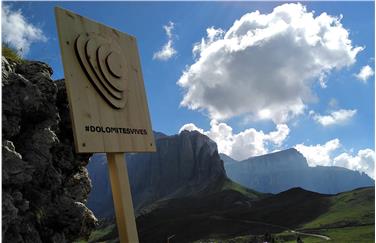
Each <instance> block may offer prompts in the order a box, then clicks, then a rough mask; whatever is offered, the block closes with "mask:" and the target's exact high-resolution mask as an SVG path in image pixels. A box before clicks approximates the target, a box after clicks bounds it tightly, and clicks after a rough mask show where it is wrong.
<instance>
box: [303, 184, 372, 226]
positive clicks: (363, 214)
mask: <svg viewBox="0 0 376 243" xmlns="http://www.w3.org/2000/svg"><path fill="white" fill-rule="evenodd" d="M374 197H375V188H374V187H367V188H362V189H356V190H353V191H349V192H344V193H340V194H337V195H335V196H332V197H330V202H331V206H330V207H329V210H328V211H327V212H326V213H324V214H322V215H320V216H319V217H318V218H316V219H315V220H313V221H311V222H309V223H307V224H305V225H304V226H303V227H302V228H303V229H312V228H338V227H344V226H353V225H367V224H374V222H375V221H374V215H375V204H374V203H375V202H374Z"/></svg>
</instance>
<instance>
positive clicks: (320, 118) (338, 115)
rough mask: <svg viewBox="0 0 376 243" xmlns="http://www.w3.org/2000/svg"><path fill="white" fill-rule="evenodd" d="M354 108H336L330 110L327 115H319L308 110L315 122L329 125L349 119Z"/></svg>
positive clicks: (353, 112)
mask: <svg viewBox="0 0 376 243" xmlns="http://www.w3.org/2000/svg"><path fill="white" fill-rule="evenodd" d="M356 112H357V111H356V110H344V109H341V110H337V111H333V112H331V113H330V114H329V115H320V114H317V113H315V112H313V111H310V114H311V115H312V117H313V120H315V121H316V122H317V123H319V124H321V125H322V126H324V127H326V126H330V125H336V124H342V123H344V122H347V121H348V120H350V119H351V118H352V117H353V116H354V115H355V114H356Z"/></svg>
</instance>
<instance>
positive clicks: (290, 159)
mask: <svg viewBox="0 0 376 243" xmlns="http://www.w3.org/2000/svg"><path fill="white" fill-rule="evenodd" d="M222 156H223V155H222ZM222 159H223V160H224V161H227V163H225V169H226V173H227V175H228V177H229V178H230V179H232V180H234V181H236V182H238V183H240V184H242V185H243V186H246V187H248V188H252V189H254V190H256V191H259V192H267V193H279V192H282V191H285V190H288V189H290V188H294V187H301V188H304V189H305V190H309V191H314V192H319V193H326V194H336V193H339V192H344V191H349V190H353V189H355V188H359V187H367V186H374V185H375V182H374V180H372V179H371V178H370V177H369V176H367V175H366V174H364V173H359V172H357V171H352V170H349V169H346V168H342V167H335V166H316V167H310V166H308V163H307V160H306V158H305V157H304V156H303V155H302V154H301V153H299V152H298V151H297V150H296V149H294V148H291V149H287V150H283V151H279V152H276V153H271V154H266V155H262V156H256V157H251V158H249V159H246V160H243V161H235V160H232V161H231V158H230V159H229V158H228V156H227V157H226V156H223V157H222Z"/></svg>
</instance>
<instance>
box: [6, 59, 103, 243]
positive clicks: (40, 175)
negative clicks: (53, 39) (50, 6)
mask: <svg viewBox="0 0 376 243" xmlns="http://www.w3.org/2000/svg"><path fill="white" fill-rule="evenodd" d="M51 75H52V69H51V67H49V66H48V65H47V64H45V63H42V62H37V61H27V60H22V61H19V62H14V61H11V60H10V59H7V58H5V57H2V239H3V242H37V243H38V242H72V241H73V240H74V239H76V238H77V237H84V238H85V237H88V236H89V235H90V233H91V231H92V229H94V228H95V224H96V222H97V219H96V218H95V217H94V215H93V213H92V212H91V211H90V210H89V209H88V208H87V207H86V206H85V203H86V200H87V196H88V194H89V192H90V190H91V184H90V179H89V177H88V173H87V170H86V167H85V166H86V165H87V163H88V161H89V157H90V154H86V155H77V154H75V152H74V144H73V133H72V128H71V125H70V118H69V110H68V103H67V99H66V93H65V86H64V81H63V80H61V81H53V80H52V79H51Z"/></svg>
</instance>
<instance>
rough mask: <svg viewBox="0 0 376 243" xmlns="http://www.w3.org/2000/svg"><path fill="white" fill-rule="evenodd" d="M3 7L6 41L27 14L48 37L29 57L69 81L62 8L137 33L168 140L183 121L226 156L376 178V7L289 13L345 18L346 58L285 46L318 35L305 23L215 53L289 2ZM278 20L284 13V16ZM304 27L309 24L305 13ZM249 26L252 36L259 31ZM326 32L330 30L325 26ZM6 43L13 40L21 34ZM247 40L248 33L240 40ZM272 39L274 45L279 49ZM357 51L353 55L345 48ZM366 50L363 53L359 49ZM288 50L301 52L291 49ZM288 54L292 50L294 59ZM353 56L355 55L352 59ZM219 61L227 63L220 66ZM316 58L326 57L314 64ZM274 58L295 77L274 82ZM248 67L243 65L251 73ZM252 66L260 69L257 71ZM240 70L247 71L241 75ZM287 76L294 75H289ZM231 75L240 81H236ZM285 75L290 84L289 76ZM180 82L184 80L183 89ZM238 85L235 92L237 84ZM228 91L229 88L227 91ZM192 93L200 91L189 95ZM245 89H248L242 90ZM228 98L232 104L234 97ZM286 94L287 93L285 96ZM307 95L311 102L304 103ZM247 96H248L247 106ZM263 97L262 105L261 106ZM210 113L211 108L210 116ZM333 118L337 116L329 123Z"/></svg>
mask: <svg viewBox="0 0 376 243" xmlns="http://www.w3.org/2000/svg"><path fill="white" fill-rule="evenodd" d="M3 5H5V6H6V7H5V8H7V12H6V13H5V14H4V12H3V17H2V20H3V33H2V36H3V40H4V39H5V38H4V37H5V36H6V35H7V34H8V35H10V34H9V33H5V32H4V29H5V30H6V28H4V18H8V17H9V16H11V14H14V13H17V11H19V12H18V14H19V15H22V17H23V19H24V20H25V22H26V23H27V24H28V25H31V26H34V28H35V29H38V30H40V31H41V32H38V34H39V35H42V36H44V37H45V38H44V39H45V40H43V38H39V40H38V38H37V37H35V38H34V39H32V38H30V37H29V39H28V38H27V35H25V36H26V37H25V38H26V42H27V41H28V44H27V45H30V49H29V51H28V52H27V53H24V55H25V57H26V58H28V59H34V60H40V61H44V62H46V63H48V64H49V65H51V66H52V68H53V70H54V75H53V78H54V79H60V78H63V67H62V63H61V59H60V50H59V44H58V40H57V33H56V26H55V18H54V10H53V8H54V7H55V6H60V7H63V8H66V9H68V10H71V11H73V12H76V13H78V14H80V15H83V16H86V17H88V18H91V19H94V20H96V21H98V22H101V23H104V24H106V25H108V26H111V27H113V28H115V29H118V30H120V31H123V32H127V33H129V34H131V35H134V36H136V38H137V40H138V47H139V52H140V56H141V63H142V69H143V75H144V81H145V86H146V92H147V96H148V102H149V109H150V114H151V119H152V125H153V129H154V130H156V131H160V132H163V133H166V134H169V135H170V134H176V133H178V132H179V130H180V129H181V128H182V127H183V126H184V125H186V124H189V125H186V126H185V128H186V129H198V130H200V131H202V132H203V133H205V134H206V135H208V136H209V137H211V138H212V139H214V140H215V141H216V142H217V143H218V145H219V149H220V152H224V153H227V154H229V155H230V156H232V157H235V158H237V159H239V160H240V159H244V158H246V157H249V156H253V155H258V154H262V153H266V152H271V151H274V150H280V149H284V148H289V147H294V146H296V147H297V148H298V150H299V151H301V152H302V153H303V154H304V155H305V156H306V157H307V159H308V160H309V163H310V164H311V165H313V166H314V165H339V166H344V167H347V168H350V169H357V170H361V171H365V172H367V173H368V174H370V175H373V172H371V171H373V166H374V134H375V131H374V110H375V109H374V103H375V102H374V89H375V87H374V75H372V71H373V70H374V53H375V50H374V43H375V40H374V36H375V33H374V29H375V26H374V23H375V16H374V3H373V2H302V5H303V6H305V7H306V9H304V10H302V9H300V8H298V9H296V8H295V10H293V8H294V7H293V6H288V7H286V8H283V9H282V10H280V12H282V13H283V14H285V15H286V14H287V15H289V14H291V16H292V17H291V16H290V17H291V18H296V19H297V23H299V22H300V19H299V18H301V17H299V16H295V15H293V11H295V12H299V13H302V15H301V16H306V17H307V16H309V15H310V14H312V19H313V20H315V21H316V20H317V19H316V18H317V17H318V16H319V15H321V14H322V13H323V12H326V13H327V14H328V15H329V16H330V17H331V18H333V19H334V18H335V17H337V20H338V22H339V23H337V27H338V28H337V29H341V30H345V31H347V33H348V36H347V37H346V36H343V37H341V38H342V39H341V40H350V41H351V44H348V43H347V44H343V46H342V47H341V48H342V49H341V50H339V51H338V52H333V51H328V52H326V51H322V50H319V49H314V48H312V50H308V49H309V46H308V48H303V47H301V46H299V44H296V45H295V44H294V45H293V44H291V42H286V43H287V44H286V43H283V39H282V38H281V39H280V40H281V41H279V39H278V38H280V37H281V36H288V37H291V36H293V37H297V36H299V35H300V34H299V33H300V32H301V31H307V30H308V31H309V28H308V26H307V27H304V26H300V27H296V28H297V29H296V28H295V27H293V28H292V29H291V28H290V29H287V30H286V33H285V35H284V34H283V33H282V32H281V33H282V34H281V33H280V32H279V31H280V30H278V28H277V29H276V30H273V31H276V32H275V33H274V32H273V33H272V28H270V29H268V31H269V32H268V33H269V34H270V33H272V34H271V35H272V37H270V39H267V38H266V39H264V40H263V42H260V43H261V44H254V45H250V46H248V48H245V49H244V52H243V53H242V51H237V53H235V54H234V52H231V51H227V52H226V51H223V49H221V50H217V51H213V50H214V49H213V48H214V46H215V45H223V48H225V47H229V48H230V47H231V46H230V44H228V43H227V44H224V43H225V42H224V39H226V33H227V32H229V29H230V28H231V27H234V26H235V25H234V23H235V21H237V20H241V18H242V16H244V15H245V14H247V13H251V12H255V11H256V10H258V11H259V12H260V14H259V15H264V16H269V17H271V16H272V13H273V11H274V9H275V8H276V7H277V6H281V5H283V2H236V3H229V2H148V3H142V2H4V3H3ZM295 5H296V4H295ZM295 5H294V6H295ZM3 9H4V6H3ZM276 12H277V11H276ZM295 12H294V13H295ZM4 15H5V17H4ZM7 16H8V17H7ZM276 16H277V15H276ZM281 16H282V15H281ZM249 18H253V17H249ZM254 18H255V19H254V20H255V21H261V20H260V19H261V17H260V16H258V17H257V16H256V17H254ZM278 18H279V17H278V16H277V17H275V19H277V20H280V19H278ZM281 18H282V17H281ZM277 20H267V21H269V22H268V23H267V25H266V26H269V27H272V24H275V23H276V22H273V21H277ZM242 21H243V22H242ZM242 21H239V23H240V24H241V23H243V24H244V23H245V21H246V19H245V18H244V19H243V20H242ZM302 21H304V20H303V17H302ZM317 21H318V20H317ZM260 23H261V22H260ZM9 24H12V23H11V22H10V23H8V25H9ZM332 25H335V24H333V23H332ZM164 26H165V27H167V28H164ZM211 27H213V28H212V29H211V30H212V34H213V36H214V37H213V39H212V40H209V36H208V33H209V32H207V29H208V28H211ZM235 27H236V26H235ZM235 27H234V28H235ZM288 27H291V26H288ZM316 27H317V26H316ZM246 28H250V29H249V30H251V29H252V28H253V27H249V26H248V27H246ZM294 28H295V29H294ZM310 28H311V27H310ZM320 28H321V27H320ZM167 29H169V31H170V36H168V34H167V32H166V30H167ZM311 29H313V27H312V28H311ZM238 30H239V29H238ZM221 31H222V32H221ZM299 31H300V32H299ZM322 31H324V32H325V31H328V30H326V29H325V28H324V27H322ZM328 32H329V31H328ZM255 33H256V32H255ZM333 33H337V32H333ZM340 33H342V32H338V35H340ZM290 35H291V36H290ZM7 37H8V38H12V36H7ZM243 37H244V36H243ZM203 38H204V40H205V43H206V46H201V49H200V51H199V52H198V55H196V57H194V56H193V54H192V51H193V47H194V45H195V44H196V43H200V42H201V41H202V39H203ZM247 38H250V39H251V38H253V37H249V36H248V37H247ZM325 38H326V37H325ZM328 38H329V37H328ZM330 38H334V39H335V38H336V37H333V36H332V37H330ZM240 39H241V38H240V37H239V39H237V40H240ZM46 40H47V41H46ZM169 40H170V45H169V46H168V47H169V48H170V49H169V50H170V51H171V50H173V51H174V53H173V55H172V56H171V57H170V56H169V55H168V54H167V57H166V56H165V60H162V59H158V58H156V57H155V56H156V53H157V52H158V51H160V50H162V48H163V46H165V45H167V43H168V41H169ZM233 40H234V39H233ZM270 40H272V41H270ZM15 41H16V40H15ZM15 41H13V43H15ZM268 41H269V42H268ZM273 41H275V44H273V45H272V43H274V42H273ZM265 43H266V44H265ZM279 43H280V46H279ZM297 43H298V42H297ZM11 44H12V42H11ZM268 44H270V47H268ZM290 44H291V45H290ZM210 46H212V47H213V48H212V47H210ZM209 47H210V48H209ZM238 47H239V46H238ZM348 47H349V48H352V49H351V50H349V49H346V48H348ZM357 47H361V48H363V50H361V51H360V50H358V51H356V48H357ZM263 48H264V49H263ZM265 48H269V49H270V48H275V49H273V50H274V51H273V52H272V53H271V54H270V55H266V56H265V55H264V56H261V57H260V59H257V60H260V63H258V64H260V67H261V69H263V68H264V67H265V70H266V72H265V73H262V71H261V69H260V71H259V70H253V71H252V72H251V71H250V73H251V75H249V76H250V80H251V81H249V82H248V79H247V78H245V77H244V75H243V74H242V73H243V71H242V70H245V71H244V73H246V70H248V68H247V67H248V66H247V64H248V62H249V63H254V61H255V60H254V59H255V58H256V57H255V56H256V55H257V53H268V49H265ZM288 48H291V50H292V51H294V52H288ZM225 49H226V48H225ZM270 50H272V49H270ZM279 51H281V52H280V53H282V54H283V58H282V57H281V58H282V59H278V58H279V57H277V56H276V57H274V56H273V55H274V54H275V53H279ZM296 51H299V53H301V55H302V57H306V58H303V59H301V60H299V59H297V58H295V57H297V56H298V54H296V53H297V52H296ZM286 53H291V56H290V55H286ZM317 53H319V54H317ZM351 53H353V54H354V53H355V54H354V55H355V56H354V57H352V58H351V57H350V56H351ZM170 54H171V53H170ZM282 54H281V55H282ZM200 55H201V56H200ZM315 55H316V56H315ZM269 56H270V58H269ZM337 56H338V58H337ZM153 57H154V58H153ZM214 57H218V59H217V60H218V63H216V59H215V58H214ZM290 57H291V58H290ZM313 57H314V58H316V59H317V60H316V61H313V60H311V59H312V58H313ZM240 58H242V59H241V60H240ZM268 58H269V59H268ZM294 58H295V59H296V60H295V59H294ZM290 60H291V63H290V64H289V62H290ZM273 61H275V62H276V70H278V67H279V65H280V68H281V69H279V70H287V71H286V72H287V74H286V73H282V76H281V77H280V79H281V80H278V79H277V80H276V78H275V77H279V76H278V75H276V74H271V72H273V69H270V68H269V69H268V67H270V65H271V64H270V63H272V62H273ZM227 62H229V63H230V64H231V65H230V64H228V63H227ZM263 62H264V63H263ZM315 62H316V63H315ZM317 62H319V63H317ZM320 62H321V63H322V64H320ZM326 62H328V63H326ZM281 63H283V64H281ZM294 63H297V66H296V68H297V69H299V68H302V67H306V66H310V67H311V66H315V67H314V68H312V69H309V70H308V71H307V72H299V71H296V70H294V66H293V64H294ZM302 63H303V64H305V63H306V64H307V65H306V66H305V65H303V64H302ZM324 63H325V64H324ZM194 64H196V66H199V67H200V68H201V69H200V70H205V69H209V70H210V69H211V68H213V71H217V72H216V74H215V75H214V76H215V77H216V78H214V79H213V80H211V79H210V78H211V74H210V72H204V71H202V72H201V71H195V70H194V69H192V67H193V65H194ZM300 64H302V65H300ZM237 65H238V66H237ZM242 65H244V67H243V69H242V68H241V66H242ZM367 65H368V66H369V67H370V68H371V70H369V69H368V70H365V71H364V73H363V75H360V76H358V77H357V76H356V74H359V72H360V70H361V69H362V68H363V67H365V66H367ZM249 67H250V70H252V67H251V66H249ZM190 68H191V69H190ZM221 68H222V69H223V70H221ZM234 70H240V71H236V72H235V74H234ZM288 70H292V71H291V72H290V73H289V71H288ZM183 72H187V75H186V84H182V82H180V81H182V78H183ZM310 72H311V73H310ZM253 73H254V74H255V75H253ZM225 74H232V75H230V76H229V77H227V76H226V75H225ZM290 74H291V75H290ZM216 75H220V76H216ZM284 75H286V77H287V79H286V80H287V81H285V80H284V78H283V77H284ZM294 75H295V76H296V75H302V76H301V80H300V79H299V78H297V77H295V78H294V77H293V76H294ZM264 77H265V78H264ZM320 77H322V78H323V80H324V82H325V85H320V82H319V80H320ZM362 78H363V79H364V80H362ZM252 79H254V80H253V81H252ZM179 80H180V81H179ZM178 81H179V82H180V84H177V82H178ZM232 82H233V83H234V86H233V87H234V89H235V91H234V90H232V86H231V85H230V84H231V83H232ZM253 82H254V83H253ZM268 82H270V84H269V83H268ZM294 82H296V83H297V84H298V85H301V86H302V87H303V88H307V89H308V90H309V92H308V93H310V94H309V95H307V94H306V93H304V94H303V92H301V91H299V90H298V91H296V92H295V93H293V94H290V93H289V90H288V89H287V90H286V91H283V90H284V88H286V87H282V86H283V85H292V86H291V87H292V88H291V90H294V87H296V86H294V84H295V83H294ZM254 84H256V86H255V85H254ZM261 84H262V85H261ZM279 84H281V87H279ZM194 85H196V86H197V87H199V88H202V89H203V90H204V91H205V92H201V91H200V92H198V91H194V90H193V89H192V87H193V86H194ZM216 85H217V86H216ZM229 85H230V86H229ZM268 85H269V86H268ZM323 86H326V87H325V88H323ZM213 87H215V89H214V88H213ZM226 87H227V88H228V87H229V88H228V91H229V92H228V93H227V92H226ZM191 89H192V90H191ZM247 89H249V97H247V95H245V96H244V94H247V92H248V91H247ZM258 89H260V90H262V91H260V92H261V93H260V96H262V95H263V97H258V93H255V92H256V91H255V90H258ZM189 90H191V91H192V92H193V93H192V96H191V97H188V98H187V97H186V96H187V92H188V91H189ZM213 90H218V92H217V93H218V95H217V96H216V95H208V94H209V93H210V92H213ZM236 90H238V91H239V92H238V93H236ZM241 91H244V92H241ZM220 92H224V93H223V95H220ZM234 92H235V93H234ZM268 92H269V93H268ZM229 93H230V94H232V97H233V98H231V96H230V98H229V97H228V96H229V95H228V94H229ZM237 94H239V95H237ZM268 95H270V100H269V101H268V98H267V99H265V96H268ZM283 95H285V96H284V97H282V96H283ZM294 95H295V96H294ZM252 96H254V98H253V97H252ZM308 96H309V97H308ZM184 97H186V100H187V102H186V103H185V105H184V104H182V103H181V102H182V100H183V99H184ZM257 97H258V98H257ZM227 99H228V100H227ZM299 99H301V100H300V101H301V105H303V106H301V107H299V106H296V107H295V106H294V105H297V104H298V103H299V102H298V101H297V100H299ZM242 100H244V103H243V104H242ZM273 100H275V102H274V101H273ZM227 101H228V102H227ZM235 101H236V102H235ZM253 101H254V102H253ZM259 101H260V104H259V105H257V104H256V103H258V102H259ZM272 101H273V102H274V103H273V102H272ZM284 102H286V103H284ZM289 102H290V103H289ZM183 103H184V102H183ZM222 103H224V105H222V106H223V107H225V106H226V107H227V105H228V109H227V110H225V109H224V108H223V107H222V106H221V104H222ZM236 104H240V105H236ZM247 104H249V107H248V105H247ZM289 104H290V105H289ZM190 105H191V108H192V107H193V106H195V109H190V108H189V107H190ZM209 107H212V110H211V111H210V110H209V109H211V108H209ZM213 107H214V108H213ZM292 107H295V108H292ZM262 109H264V111H265V110H266V113H265V114H266V115H262V114H264V113H262V112H261V113H258V112H260V111H261V110H262ZM268 112H269V113H268ZM284 112H292V113H293V114H292V115H289V116H287V117H281V116H277V115H275V114H277V113H278V114H279V113H281V114H284ZM294 112H295V113H296V114H294ZM336 112H337V113H336ZM270 113H272V114H270ZM260 114H261V115H260ZM329 115H331V116H332V117H328V116H329ZM325 116H326V117H325ZM328 119H329V121H328ZM320 121H321V123H320ZM190 123H192V124H190ZM211 124H212V125H211ZM221 124H222V125H221ZM278 125H279V126H278ZM230 128H231V129H232V130H231V129H230ZM230 130H231V134H230V135H229V134H228V132H229V131H230ZM273 132H274V133H273ZM297 145H299V146H297Z"/></svg>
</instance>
